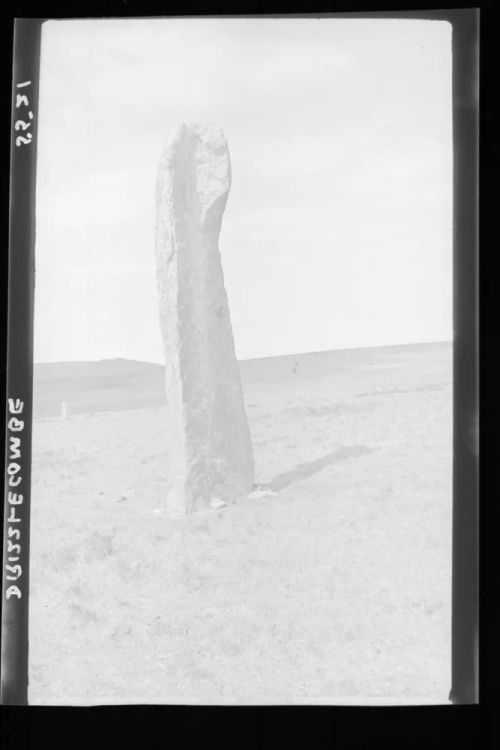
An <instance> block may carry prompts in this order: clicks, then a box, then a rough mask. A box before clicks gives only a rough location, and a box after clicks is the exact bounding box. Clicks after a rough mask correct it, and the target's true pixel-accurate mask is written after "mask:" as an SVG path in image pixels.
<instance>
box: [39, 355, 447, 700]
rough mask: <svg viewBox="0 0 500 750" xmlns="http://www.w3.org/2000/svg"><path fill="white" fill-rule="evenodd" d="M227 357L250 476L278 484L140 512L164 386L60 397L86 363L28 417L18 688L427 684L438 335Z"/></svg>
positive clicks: (436, 688) (443, 664) (443, 388)
mask: <svg viewBox="0 0 500 750" xmlns="http://www.w3.org/2000/svg"><path fill="white" fill-rule="evenodd" d="M151 367H153V368H154V366H151ZM151 372H153V370H151ZM154 372H157V371H156V370H155V371H154ZM114 377H115V378H117V377H118V375H117V374H116V373H115V374H114ZM141 377H142V376H141ZM154 377H155V378H157V374H156V375H154ZM242 379H243V384H244V391H245V399H246V405H247V412H248V417H249V422H250V428H251V432H252V437H253V443H254V450H255V459H256V482H262V483H264V482H266V483H270V484H271V486H272V487H273V488H274V489H275V490H276V491H277V494H276V495H274V496H270V497H263V498H261V499H258V500H251V499H247V500H245V501H244V502H241V503H240V504H238V505H234V506H230V507H227V508H225V509H223V510H220V511H205V512H200V513H198V514H195V515H193V516H191V517H188V518H186V519H182V520H179V519H177V520H174V519H169V518H168V517H166V516H164V515H159V514H157V513H154V512H153V511H154V509H155V508H156V507H158V506H159V505H160V503H161V501H162V498H163V495H164V491H165V480H166V472H165V464H166V456H165V453H164V449H163V444H164V439H165V422H164V409H163V407H162V405H161V403H160V404H158V405H156V406H155V405H152V406H150V407H149V408H142V409H137V410H129V411H123V410H122V411H120V410H116V411H114V412H112V413H105V414H99V413H96V414H93V415H92V414H90V415H89V414H87V415H84V414H78V408H77V405H78V403H80V402H81V400H82V399H83V401H84V402H85V403H86V404H87V406H88V405H89V404H91V403H92V394H91V390H92V389H91V388H89V387H88V382H87V387H86V388H84V389H83V395H82V399H80V402H79V397H78V392H79V391H78V387H76V386H75V387H74V388H73V391H72V393H73V397H72V398H73V406H74V408H73V413H75V414H76V415H75V416H73V417H71V416H70V418H68V419H66V420H61V419H45V420H42V419H38V420H35V423H34V435H33V440H34V445H33V508H32V552H31V599H30V607H31V613H30V624H31V635H30V701H31V702H32V703H68V702H69V703H80V702H81V703H99V702H107V701H112V702H113V701H114V702H116V703H120V702H134V701H137V702H144V703H147V702H154V703H162V702H173V701H177V702H178V701H184V702H197V701H198V702H222V703H229V702H233V701H239V702H259V701H266V700H271V701H276V702H278V701H280V702H281V701H285V702H292V701H294V700H298V701H300V700H310V701H311V702H314V700H315V699H317V700H321V699H331V700H332V702H334V701H335V699H342V698H350V697H351V698H358V699H360V700H362V698H363V697H366V698H377V697H396V698H400V699H401V700H402V701H404V700H405V699H411V698H421V697H423V698H425V699H429V700H442V701H443V702H445V701H446V699H447V695H448V691H449V679H450V614H451V611H450V606H451V605H450V601H451V477H452V474H451V468H452V467H451V452H452V442H451V434H452V433H451V428H452V393H451V346H450V345H449V344H440V345H428V346H412V347H401V348H400V347H392V348H384V349H372V350H358V351H351V352H331V353H324V354H313V355H302V356H297V357H283V358H279V359H274V360H271V359H270V360H260V361H257V360H256V361H253V362H245V363H242ZM46 380H47V378H46ZM52 382H53V392H52V393H51V394H50V397H51V398H52V402H53V403H54V404H56V403H57V400H58V399H59V398H60V396H61V393H60V392H58V390H57V387H56V384H57V382H58V380H57V377H55V371H53V380H52ZM94 382H95V381H94ZM115 382H116V380H115ZM129 382H130V380H129ZM141 382H142V385H141V388H142V387H144V382H143V381H141ZM159 382H161V379H160V381H159ZM98 385H99V384H98ZM72 387H73V386H72ZM46 388H48V386H46ZM120 388H122V392H123V393H125V396H124V400H123V401H122V402H121V403H119V402H118V400H117V399H116V397H115V398H114V400H113V399H111V401H112V402H113V406H112V408H113V409H118V408H121V409H124V408H125V407H126V406H127V404H130V403H131V399H132V401H133V398H132V397H131V395H130V393H131V392H132V391H133V390H134V388H135V386H134V387H133V388H132V390H131V389H130V388H129V394H128V395H127V388H126V387H125V386H123V382H122V384H121V385H120ZM47 393H48V391H46V392H45V394H46V395H47ZM155 393H156V391H155ZM37 394H38V395H37ZM158 394H159V396H158V398H159V400H160V399H161V398H162V394H161V390H158ZM42 396H43V393H42V390H41V389H40V388H39V389H38V391H37V388H35V398H38V402H39V408H40V409H41V410H42V411H43V408H46V402H45V406H44V403H42V402H43V398H42ZM44 398H45V396H44ZM138 398H139V396H138ZM61 400H62V399H61ZM94 401H95V400H94ZM99 403H102V402H99ZM133 403H134V404H135V403H136V402H133ZM70 407H71V404H70ZM71 413H72V410H71V408H70V415H71Z"/></svg>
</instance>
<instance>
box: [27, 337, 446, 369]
mask: <svg viewBox="0 0 500 750" xmlns="http://www.w3.org/2000/svg"><path fill="white" fill-rule="evenodd" d="M438 344H453V339H440V340H439V341H414V342H405V343H399V344H376V345H374V346H345V347H341V348H339V349H317V350H314V351H307V352H289V353H288V354H270V355H265V356H263V357H244V358H242V359H238V358H237V360H236V361H237V362H238V363H240V362H258V361H261V360H264V359H281V358H284V357H303V356H306V355H309V354H311V355H312V354H331V353H333V352H346V351H359V350H369V349H397V348H402V347H409V346H431V345H438ZM98 362H139V363H141V364H147V365H158V366H159V367H163V365H164V363H163V362H153V361H151V360H145V359H134V358H133V357H102V358H100V359H58V360H45V361H37V362H33V366H35V365H62V364H78V363H80V364H81V363H94V364H97V363H98Z"/></svg>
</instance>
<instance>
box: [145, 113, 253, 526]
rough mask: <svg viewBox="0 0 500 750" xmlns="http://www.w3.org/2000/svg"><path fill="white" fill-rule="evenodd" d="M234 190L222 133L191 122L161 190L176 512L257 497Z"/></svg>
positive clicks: (168, 160) (170, 494)
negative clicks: (229, 253) (224, 243)
mask: <svg viewBox="0 0 500 750" xmlns="http://www.w3.org/2000/svg"><path fill="white" fill-rule="evenodd" d="M230 184H231V168H230V162H229V151H228V148H227V143H226V140H225V138H224V135H223V133H222V131H221V130H220V129H218V128H215V127H213V126H210V125H206V124H183V125H180V126H179V127H177V128H176V129H175V130H174V131H173V133H172V134H171V135H170V137H169V138H168V140H167V142H166V145H165V149H164V151H163V155H162V157H161V160H160V167H159V172H158V181H157V186H156V260H157V280H158V293H159V304H160V327H161V332H162V337H163V347H164V351H165V361H166V368H165V377H166V391H167V416H166V419H167V435H168V437H167V451H168V453H167V463H168V490H167V498H166V505H167V508H168V509H170V510H172V511H174V512H180V513H185V512H186V511H191V510H195V509H197V508H200V507H208V506H209V504H210V499H211V498H213V497H216V498H221V499H222V500H224V501H225V502H233V501H234V500H236V499H237V498H238V497H240V496H242V495H245V494H246V493H248V492H250V491H251V489H252V484H253V475H254V462H253V451H252V443H251V439H250V432H249V429H248V423H247V417H246V413H245V406H244V402H243V393H242V388H241V380H240V374H239V369H238V364H237V361H236V356H235V350H234V340H233V333H232V329H231V321H230V318H229V308H228V301H227V295H226V290H225V288H224V278H223V273H222V266H221V258H220V253H219V246H218V239H219V232H220V227H221V221H222V214H223V213H224V208H225V205H226V200H227V196H228V192H229V187H230Z"/></svg>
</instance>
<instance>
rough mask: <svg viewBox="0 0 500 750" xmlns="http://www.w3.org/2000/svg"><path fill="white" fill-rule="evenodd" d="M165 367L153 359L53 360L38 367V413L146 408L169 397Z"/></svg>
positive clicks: (35, 371) (36, 397)
mask: <svg viewBox="0 0 500 750" xmlns="http://www.w3.org/2000/svg"><path fill="white" fill-rule="evenodd" d="M163 372H164V368H163V367H162V365H157V364H153V363H149V362H137V361H135V360H128V359H104V360H100V361H99V362H50V363H47V364H37V365H35V368H34V382H33V399H34V416H35V418H38V417H55V416H59V415H60V414H61V402H62V401H64V402H66V404H67V409H68V414H69V415H71V414H88V413H91V412H99V411H121V410H124V409H143V408H147V407H151V406H156V405H158V404H161V403H163V402H164V401H165V386H164V381H163Z"/></svg>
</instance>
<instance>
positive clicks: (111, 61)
mask: <svg viewBox="0 0 500 750" xmlns="http://www.w3.org/2000/svg"><path fill="white" fill-rule="evenodd" d="M451 59H452V58H451V26H450V25H449V24H448V23H446V22H442V21H418V20H417V21H416V20H386V19H383V20H382V19H380V20H377V19H375V20H361V19H334V18H323V19H315V18H304V19H273V18H268V19H245V18H241V19H220V18H219V19H206V18H205V19H199V18H197V19H196V18H183V19H142V20H137V19H123V20H81V21H76V20H70V21H49V22H46V23H45V24H44V25H43V28H42V52H41V81H40V106H39V115H38V116H39V140H38V163H37V240H36V267H37V275H36V297H35V361H36V362H48V361H58V360H98V359H107V358H112V357H125V358H131V359H138V360H145V361H150V362H162V361H163V350H162V344H161V337H160V329H159V323H158V307H157V297H156V279H155V253H154V247H155V239H154V233H155V205H154V200H155V182H156V173H157V167H158V161H159V157H160V154H161V151H162V147H163V143H164V141H165V139H166V137H167V135H168V133H169V132H170V131H171V129H172V128H173V127H175V126H176V125H177V124H178V123H180V122H186V121H188V122H193V121H207V120H208V121H211V122H213V123H215V124H216V125H218V126H220V127H222V129H223V130H224V133H225V136H226V138H227V141H228V145H229V151H230V155H231V164H232V187H231V191H230V194H229V199H228V203H227V207H226V211H225V215H224V217H223V222H222V231H221V238H220V250H221V254H222V263H223V268H224V277H225V283H226V289H227V292H228V297H229V304H230V313H231V320H232V325H233V331H234V337H235V345H236V353H237V356H238V357H239V358H240V359H247V358H253V357H265V356H274V355H279V354H289V353H299V352H308V351H321V350H330V349H341V348H347V347H360V346H378V345H387V344H400V343H417V342H426V341H442V340H449V339H451V338H452V185H453V183H452V166H453V160H452V130H451V127H452V119H451V118H452V98H451Z"/></svg>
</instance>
